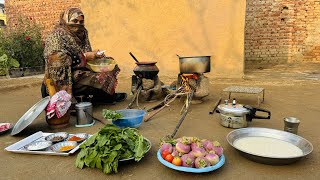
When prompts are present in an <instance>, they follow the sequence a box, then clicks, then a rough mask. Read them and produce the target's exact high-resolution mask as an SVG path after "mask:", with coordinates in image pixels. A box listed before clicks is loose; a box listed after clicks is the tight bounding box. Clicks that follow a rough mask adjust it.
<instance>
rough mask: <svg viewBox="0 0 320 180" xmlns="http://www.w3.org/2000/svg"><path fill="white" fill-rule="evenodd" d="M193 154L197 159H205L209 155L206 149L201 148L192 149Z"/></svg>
mask: <svg viewBox="0 0 320 180" xmlns="http://www.w3.org/2000/svg"><path fill="white" fill-rule="evenodd" d="M191 153H192V155H194V156H195V157H204V156H205V155H206V154H207V152H206V150H205V149H204V148H199V147H196V148H194V149H192V151H191Z"/></svg>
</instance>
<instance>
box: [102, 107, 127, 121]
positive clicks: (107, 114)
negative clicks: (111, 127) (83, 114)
mask: <svg viewBox="0 0 320 180" xmlns="http://www.w3.org/2000/svg"><path fill="white" fill-rule="evenodd" d="M102 116H103V117H104V118H105V119H107V120H117V119H120V118H122V114H120V113H118V112H116V111H112V110H109V109H103V110H102Z"/></svg>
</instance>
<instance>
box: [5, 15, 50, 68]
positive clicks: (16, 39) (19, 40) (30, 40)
mask: <svg viewBox="0 0 320 180" xmlns="http://www.w3.org/2000/svg"><path fill="white" fill-rule="evenodd" d="M0 49H3V51H4V53H3V52H2V54H1V52H0V56H2V55H3V54H7V56H8V57H9V59H10V58H13V59H16V60H17V61H18V62H19V64H20V66H21V67H35V66H43V65H44V58H43V49H44V46H43V43H42V40H41V27H40V26H39V25H38V24H37V23H36V22H35V21H34V20H32V19H31V18H23V17H20V18H19V19H18V22H17V24H15V26H14V28H10V29H3V30H0Z"/></svg>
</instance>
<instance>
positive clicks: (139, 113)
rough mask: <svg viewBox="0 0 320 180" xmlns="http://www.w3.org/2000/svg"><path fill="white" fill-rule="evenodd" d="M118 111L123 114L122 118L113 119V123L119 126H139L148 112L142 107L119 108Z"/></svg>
mask: <svg viewBox="0 0 320 180" xmlns="http://www.w3.org/2000/svg"><path fill="white" fill-rule="evenodd" d="M116 112H118V113H120V114H122V118H120V119H117V120H112V124H114V125H116V126H117V127H119V128H126V127H131V128H138V127H139V126H140V125H141V123H142V120H143V117H144V115H145V114H146V112H145V111H144V110H140V109H123V110H117V111H116Z"/></svg>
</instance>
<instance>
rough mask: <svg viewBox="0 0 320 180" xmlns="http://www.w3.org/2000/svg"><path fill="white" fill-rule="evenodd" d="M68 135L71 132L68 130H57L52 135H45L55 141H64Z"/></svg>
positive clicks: (46, 138) (47, 138) (47, 139)
mask: <svg viewBox="0 0 320 180" xmlns="http://www.w3.org/2000/svg"><path fill="white" fill-rule="evenodd" d="M68 135H69V134H68V133H67V132H57V133H54V134H51V135H49V136H47V137H45V140H46V141H51V142H53V143H58V142H61V141H64V140H65V139H67V137H68ZM57 137H61V138H59V139H56V138H57Z"/></svg>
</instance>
